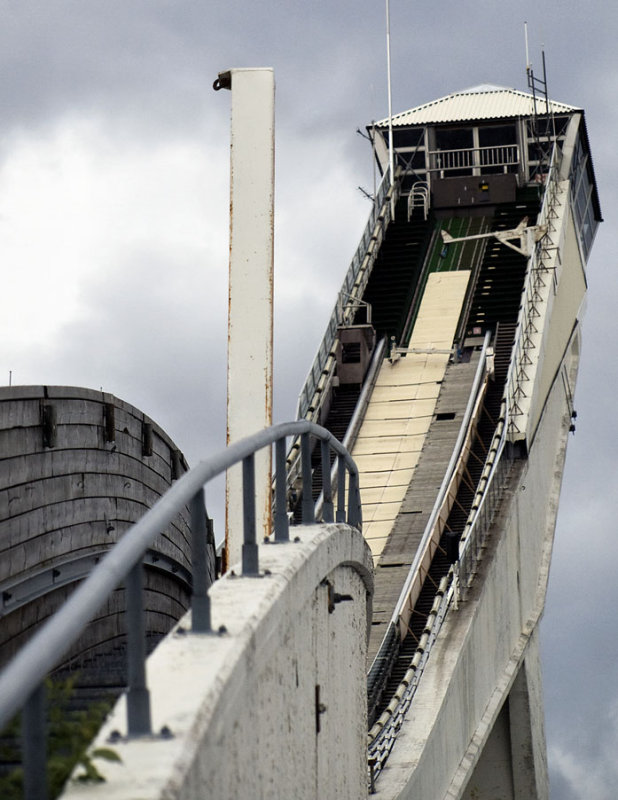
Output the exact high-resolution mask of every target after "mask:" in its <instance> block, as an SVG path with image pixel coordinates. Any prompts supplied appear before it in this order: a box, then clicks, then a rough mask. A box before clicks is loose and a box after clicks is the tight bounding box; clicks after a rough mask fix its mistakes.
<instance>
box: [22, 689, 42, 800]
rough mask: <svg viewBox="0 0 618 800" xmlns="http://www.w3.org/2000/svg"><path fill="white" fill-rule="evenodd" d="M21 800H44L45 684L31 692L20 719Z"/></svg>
mask: <svg viewBox="0 0 618 800" xmlns="http://www.w3.org/2000/svg"><path fill="white" fill-rule="evenodd" d="M21 735H22V754H23V755H22V761H23V770H24V800H47V753H46V738H45V684H44V683H41V684H39V686H37V688H36V689H35V690H34V691H33V692H32V694H31V695H30V697H29V698H28V700H27V701H26V704H25V705H24V708H23V711H22V718H21Z"/></svg>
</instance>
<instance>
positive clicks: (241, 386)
mask: <svg viewBox="0 0 618 800" xmlns="http://www.w3.org/2000/svg"><path fill="white" fill-rule="evenodd" d="M215 88H229V89H231V90H232V126H231V164H230V267H229V316H228V371H227V443H228V444H230V443H232V442H235V441H238V440H239V439H242V438H243V437H245V436H249V435H250V434H252V433H255V432H256V431H258V430H260V429H261V428H266V427H269V426H270V425H271V424H272V369H273V367H272V352H273V210H274V124H275V120H274V108H275V104H274V103H275V81H274V72H273V70H272V69H233V70H230V71H229V72H224V73H221V74H220V75H219V78H218V80H217V81H216V83H215ZM255 473H256V504H255V508H256V530H257V536H258V540H259V539H261V538H263V537H264V536H267V535H268V534H270V513H271V500H270V485H271V477H270V476H271V453H270V449H265V450H263V451H261V452H260V453H258V454H256V460H255ZM242 541H243V532H242V473H241V465H238V466H237V467H234V468H233V469H231V470H230V471H228V473H227V483H226V556H227V563H228V565H229V564H232V563H234V562H235V561H238V560H239V559H240V553H241V546H242Z"/></svg>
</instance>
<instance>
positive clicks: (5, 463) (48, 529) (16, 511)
mask: <svg viewBox="0 0 618 800" xmlns="http://www.w3.org/2000/svg"><path fill="white" fill-rule="evenodd" d="M186 470H187V465H186V462H185V459H184V456H183V455H182V453H180V451H179V450H178V449H177V448H176V446H175V444H174V443H173V442H172V440H171V439H170V438H169V437H168V436H167V434H166V433H165V432H164V431H163V430H162V429H161V428H160V427H159V426H158V425H156V423H154V422H153V421H152V420H151V419H149V418H148V417H146V416H145V415H144V414H143V413H142V412H141V411H139V410H138V409H136V408H134V407H133V406H131V405H129V404H128V403H125V402H123V401H122V400H119V399H118V398H116V397H114V396H112V395H110V394H106V393H103V392H96V391H93V390H89V389H80V388H74V387H58V386H21V387H3V388H0V666H2V665H3V664H5V663H6V662H7V661H8V660H9V659H10V658H11V657H12V655H13V654H14V653H15V652H16V651H17V649H19V647H20V646H21V645H22V644H23V643H24V642H25V640H26V639H27V638H28V637H29V636H30V635H31V634H32V632H33V631H34V630H35V629H36V628H37V626H39V625H40V624H41V623H42V622H44V621H45V619H47V618H48V617H49V616H50V615H51V614H53V613H54V611H55V610H56V609H57V608H58V607H59V606H60V605H61V604H62V602H63V601H64V599H65V597H66V596H67V595H68V594H69V593H70V591H71V590H72V588H73V587H74V586H75V584H76V583H77V582H78V581H79V580H81V579H82V578H83V577H85V575H87V574H88V572H89V571H90V570H91V569H92V567H93V566H94V564H96V563H97V561H98V560H99V559H100V558H101V556H102V555H103V554H104V553H105V552H107V551H108V550H109V548H110V547H111V546H112V545H113V544H114V542H115V541H116V540H117V539H118V538H119V537H120V536H121V535H122V534H123V533H124V532H125V531H126V530H127V529H128V528H129V527H130V526H131V525H132V524H133V523H134V522H135V521H137V520H138V519H139V518H140V517H141V516H143V514H144V513H145V511H147V510H148V508H150V507H151V506H152V505H153V504H154V502H155V501H156V500H157V499H158V498H159V497H160V495H161V494H163V493H164V492H165V491H166V489H167V488H168V487H169V486H170V485H171V483H172V481H173V480H174V479H175V478H178V477H180V475H181V474H182V473H184V472H185V471H186ZM188 520H189V514H188V510H186V509H185V511H184V512H183V513H182V514H180V515H179V517H178V518H177V519H176V520H175V521H174V523H172V524H171V525H170V526H169V527H168V529H167V530H165V531H163V532H162V533H161V535H160V536H159V537H158V538H157V540H156V542H155V544H154V546H153V547H152V549H151V550H150V551H149V552H148V554H147V556H146V558H145V560H144V563H145V566H146V569H145V589H146V598H147V600H146V607H147V619H146V628H147V631H148V637H149V643H150V645H151V646H154V644H155V643H156V642H157V641H158V640H159V639H160V638H161V637H162V636H163V635H164V634H165V633H166V632H167V631H168V630H169V629H170V628H171V627H172V625H173V624H174V622H176V621H177V620H178V619H179V618H180V617H181V616H182V614H183V613H184V611H185V610H186V608H187V607H188V604H189V596H190V580H191V578H190V569H191V565H190V537H189V526H188ZM210 538H211V544H212V547H211V548H210V565H209V567H210V579H211V581H212V580H213V579H214V543H213V542H212V535H211V536H210ZM123 654H124V589H122V588H120V589H118V590H117V591H116V592H115V593H114V595H113V596H112V597H111V598H110V599H109V600H108V602H107V604H106V606H105V607H104V608H103V609H101V611H100V613H99V615H98V616H97V618H96V619H95V620H94V621H93V622H92V623H91V625H90V626H89V627H88V629H87V630H86V631H85V633H84V635H83V636H82V637H81V639H80V641H79V643H78V646H77V647H76V648H74V649H73V650H72V652H71V654H70V655H69V657H68V658H67V661H66V663H65V665H64V667H65V668H66V669H77V670H80V673H81V674H80V682H81V683H84V682H85V683H86V684H89V685H91V686H92V688H93V689H94V690H95V691H96V690H97V689H98V688H100V689H103V688H104V687H107V686H116V685H123V683H124V678H123V674H124V655H123ZM118 681H119V682H120V683H118Z"/></svg>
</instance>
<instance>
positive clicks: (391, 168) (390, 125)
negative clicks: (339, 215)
mask: <svg viewBox="0 0 618 800" xmlns="http://www.w3.org/2000/svg"><path fill="white" fill-rule="evenodd" d="M386 80H387V84H388V168H389V171H390V173H391V219H392V220H393V222H394V221H395V152H394V149H393V93H392V89H391V11H390V2H389V0H386Z"/></svg>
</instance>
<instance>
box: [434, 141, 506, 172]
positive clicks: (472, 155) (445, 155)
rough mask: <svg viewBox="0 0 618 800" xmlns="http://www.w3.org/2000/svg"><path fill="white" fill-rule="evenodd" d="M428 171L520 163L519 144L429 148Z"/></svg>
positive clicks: (446, 170) (504, 165) (504, 166)
mask: <svg viewBox="0 0 618 800" xmlns="http://www.w3.org/2000/svg"><path fill="white" fill-rule="evenodd" d="M427 155H428V161H429V166H428V171H429V172H448V171H449V170H456V169H474V168H475V167H476V168H479V169H480V168H481V167H503V168H506V167H510V166H516V165H517V164H519V163H520V160H521V159H520V155H519V145H517V144H502V145H491V146H489V147H466V148H462V149H459V150H430V151H429V152H428V154H427Z"/></svg>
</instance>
